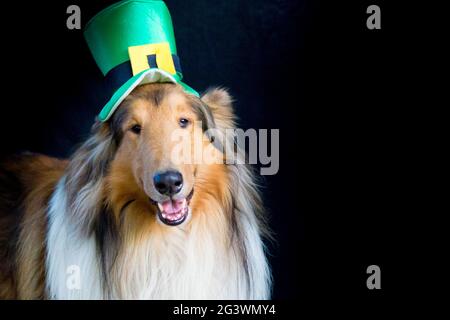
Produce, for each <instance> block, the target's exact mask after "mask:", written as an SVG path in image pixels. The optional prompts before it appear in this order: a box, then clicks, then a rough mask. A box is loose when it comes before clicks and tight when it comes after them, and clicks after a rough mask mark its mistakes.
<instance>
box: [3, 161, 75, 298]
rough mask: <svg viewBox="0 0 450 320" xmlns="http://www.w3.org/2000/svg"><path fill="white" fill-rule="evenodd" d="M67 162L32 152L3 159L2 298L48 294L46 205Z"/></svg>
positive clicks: (33, 296)
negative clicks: (45, 288)
mask: <svg viewBox="0 0 450 320" xmlns="http://www.w3.org/2000/svg"><path fill="white" fill-rule="evenodd" d="M66 166H67V161H61V160H57V159H53V158H49V157H46V156H42V155H31V154H27V155H24V156H21V157H14V158H12V159H9V160H8V161H5V162H3V163H2V165H1V167H0V181H1V182H0V188H1V189H0V270H1V272H0V298H3V299H17V298H21V299H39V298H44V297H45V293H44V292H45V291H44V280H45V270H44V259H45V248H44V244H45V233H46V215H45V214H46V206H47V202H48V199H49V197H50V196H51V194H52V192H53V190H54V187H55V184H56V182H57V181H58V180H59V178H61V176H62V174H63V172H64V169H65V167H66ZM10 188H11V189H10Z"/></svg>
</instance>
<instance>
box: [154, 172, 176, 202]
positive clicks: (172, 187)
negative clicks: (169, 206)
mask: <svg viewBox="0 0 450 320" xmlns="http://www.w3.org/2000/svg"><path fill="white" fill-rule="evenodd" d="M153 183H154V184H155V188H156V190H158V192H159V193H161V194H163V195H167V196H172V195H174V194H177V193H178V192H180V191H181V188H182V187H183V176H182V175H181V173H179V172H178V171H166V172H161V173H158V174H155V176H154V177H153Z"/></svg>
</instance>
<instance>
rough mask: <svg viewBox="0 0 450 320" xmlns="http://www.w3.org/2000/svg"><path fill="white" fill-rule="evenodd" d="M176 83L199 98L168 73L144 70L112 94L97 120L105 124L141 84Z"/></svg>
mask: <svg viewBox="0 0 450 320" xmlns="http://www.w3.org/2000/svg"><path fill="white" fill-rule="evenodd" d="M164 82H165V83H178V84H179V85H181V86H182V87H183V89H184V91H186V92H187V93H189V94H193V95H195V96H197V97H198V96H199V94H198V93H197V91H195V90H194V89H192V88H191V87H190V86H188V85H187V84H185V83H184V82H182V81H178V80H177V79H176V77H174V76H173V75H171V74H170V73H168V72H166V71H164V70H161V69H158V68H151V69H148V70H144V71H142V72H140V73H138V74H137V75H135V76H133V77H131V78H130V79H128V81H127V82H125V83H124V84H123V85H122V86H121V87H120V88H119V89H117V90H116V92H114V94H113V96H112V97H111V99H110V100H109V101H108V103H107V104H106V105H105V106H104V107H103V109H102V111H100V114H99V115H98V118H99V120H100V121H102V122H105V121H108V119H109V118H111V116H112V114H113V113H114V111H116V109H117V108H118V107H119V105H120V104H121V103H122V101H123V100H124V99H125V98H126V97H127V96H128V95H129V94H130V93H131V92H132V91H133V90H134V89H135V88H136V87H137V86H140V85H143V84H147V83H164Z"/></svg>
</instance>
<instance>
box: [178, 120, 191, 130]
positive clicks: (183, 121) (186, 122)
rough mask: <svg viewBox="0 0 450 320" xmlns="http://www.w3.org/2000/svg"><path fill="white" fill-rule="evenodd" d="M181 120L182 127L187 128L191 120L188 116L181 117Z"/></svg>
mask: <svg viewBox="0 0 450 320" xmlns="http://www.w3.org/2000/svg"><path fill="white" fill-rule="evenodd" d="M179 122H180V127H182V128H186V127H187V126H188V124H189V120H188V119H186V118H181V119H180V121H179Z"/></svg>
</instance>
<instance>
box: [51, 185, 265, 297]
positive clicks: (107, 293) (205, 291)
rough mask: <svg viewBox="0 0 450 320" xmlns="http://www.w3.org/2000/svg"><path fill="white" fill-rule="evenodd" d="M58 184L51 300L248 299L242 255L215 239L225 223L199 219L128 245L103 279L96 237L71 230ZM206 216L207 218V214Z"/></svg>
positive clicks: (53, 222) (53, 215)
mask: <svg viewBox="0 0 450 320" xmlns="http://www.w3.org/2000/svg"><path fill="white" fill-rule="evenodd" d="M62 185H63V184H62V183H60V184H59V186H58V188H57V190H56V192H55V194H54V195H53V197H52V200H51V203H50V208H49V234H48V238H47V261H46V265H47V291H48V296H49V298H56V299H212V298H214V299H245V298H252V296H251V295H250V294H249V284H248V278H247V277H246V272H247V271H246V270H244V265H243V263H242V257H241V256H240V255H239V254H238V250H237V249H236V248H235V247H234V246H233V245H230V244H227V243H226V241H225V239H221V238H220V237H218V234H221V233H222V234H223V230H220V228H221V226H222V225H223V224H222V223H217V224H211V223H210V224H208V223H209V221H207V220H202V219H201V218H198V219H196V221H195V223H194V221H192V222H191V223H192V225H191V228H190V230H189V231H186V230H184V229H182V228H173V229H172V230H170V232H167V233H164V234H158V233H157V234H154V235H150V236H148V237H142V238H134V239H133V240H130V241H126V242H125V243H124V245H126V246H127V247H123V248H120V250H119V255H118V256H117V258H116V261H115V263H114V265H113V267H112V268H111V270H108V271H107V272H106V277H105V272H104V271H103V270H102V266H101V260H100V254H99V251H98V246H97V244H96V239H95V237H94V236H92V237H89V238H81V237H79V236H77V235H76V234H75V233H73V232H71V226H70V225H68V222H67V221H68V220H67V219H66V214H65V210H66V208H67V205H66V196H65V192H64V188H63V187H62ZM204 217H205V218H204V219H207V215H205V216H204ZM205 224H208V226H207V228H205ZM205 230H207V232H205ZM256 240H258V239H256ZM106 245H107V244H106ZM260 298H264V297H263V296H261V297H260Z"/></svg>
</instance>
